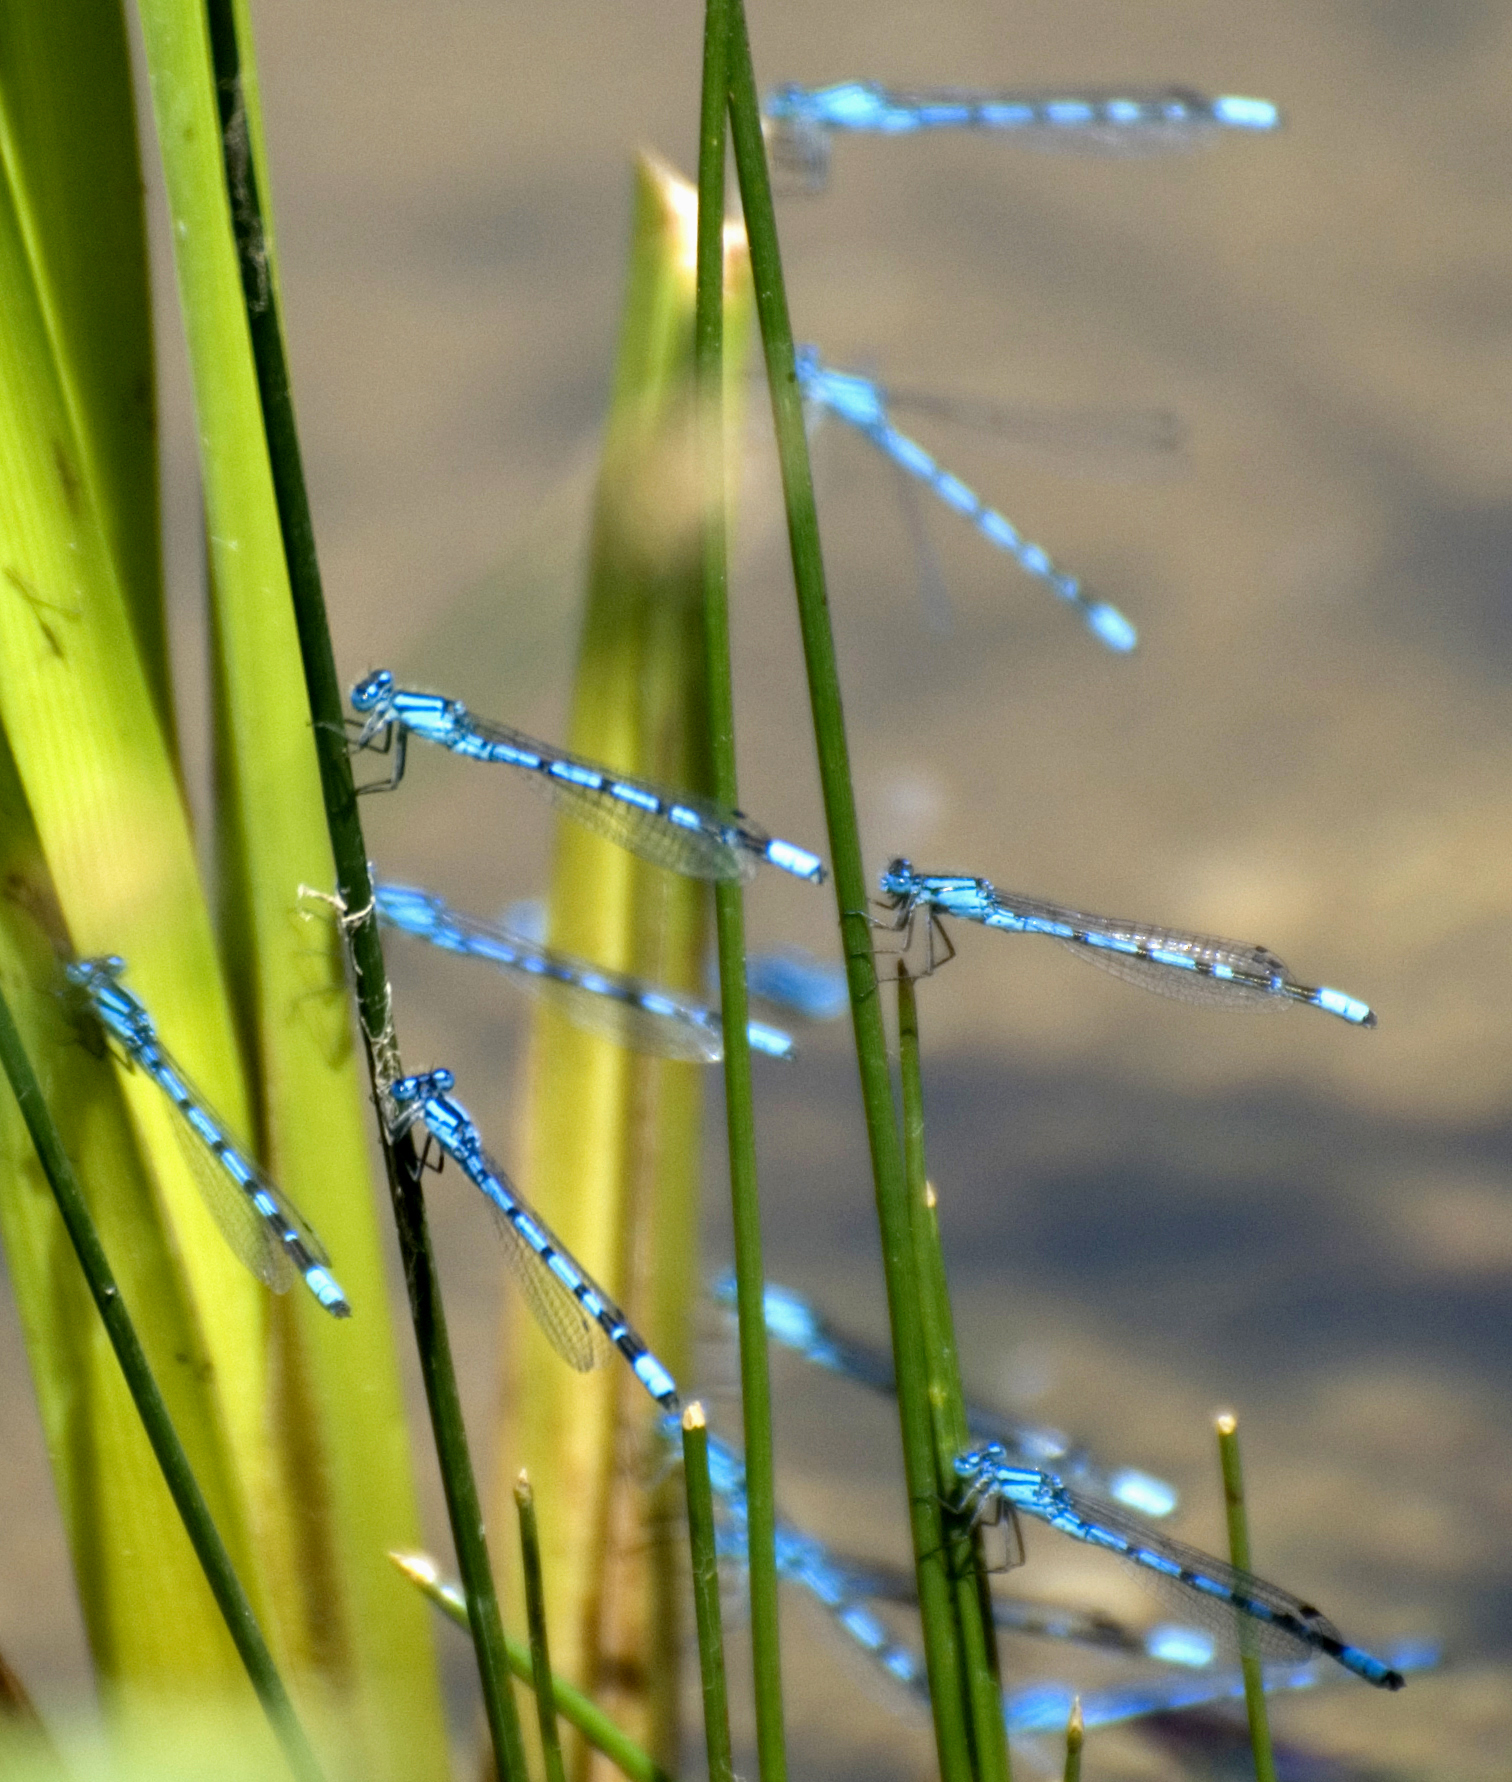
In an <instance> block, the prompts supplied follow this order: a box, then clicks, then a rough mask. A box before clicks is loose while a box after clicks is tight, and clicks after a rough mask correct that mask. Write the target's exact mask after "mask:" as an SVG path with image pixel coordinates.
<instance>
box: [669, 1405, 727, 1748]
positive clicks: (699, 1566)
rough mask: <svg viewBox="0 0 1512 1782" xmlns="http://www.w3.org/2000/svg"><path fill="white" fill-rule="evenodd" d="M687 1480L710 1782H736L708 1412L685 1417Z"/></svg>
mask: <svg viewBox="0 0 1512 1782" xmlns="http://www.w3.org/2000/svg"><path fill="white" fill-rule="evenodd" d="M682 1432H683V1435H682V1441H683V1479H684V1483H685V1485H686V1488H687V1494H688V1549H689V1552H690V1554H691V1556H692V1560H693V1612H694V1615H695V1617H696V1619H697V1622H698V1669H699V1675H700V1676H701V1678H702V1679H703V1709H704V1740H705V1743H706V1745H707V1748H708V1753H709V1782H734V1778H735V1759H734V1756H733V1754H732V1752H731V1749H730V1705H729V1695H728V1692H727V1690H726V1687H725V1662H724V1628H723V1626H722V1624H721V1621H720V1615H719V1554H718V1551H717V1549H716V1547H715V1544H714V1492H713V1488H712V1486H711V1485H710V1483H709V1432H708V1429H707V1427H706V1425H705V1422H704V1409H703V1406H702V1405H700V1404H691V1405H689V1406H688V1408H687V1410H685V1411H684V1412H683V1417H682Z"/></svg>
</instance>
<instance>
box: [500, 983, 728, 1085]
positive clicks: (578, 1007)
mask: <svg viewBox="0 0 1512 1782" xmlns="http://www.w3.org/2000/svg"><path fill="white" fill-rule="evenodd" d="M501 969H505V970H507V971H508V972H509V976H510V977H511V978H512V979H513V980H514V981H515V982H516V983H517V984H519V985H521V986H522V987H523V988H524V989H526V990H528V991H529V992H530V994H531V995H532V996H534V997H536V998H538V999H539V1000H540V1001H541V1002H544V1003H547V1004H549V1005H550V1006H551V1007H552V1008H555V1009H559V1010H560V1011H561V1012H562V1014H563V1015H565V1016H566V1018H567V1019H568V1020H569V1021H571V1022H572V1024H573V1026H574V1027H581V1028H582V1029H583V1030H584V1031H585V1032H587V1033H596V1034H598V1035H599V1036H600V1037H601V1038H603V1039H608V1040H613V1041H614V1042H615V1044H616V1045H621V1046H628V1047H629V1048H630V1049H631V1050H632V1051H636V1052H649V1053H652V1054H653V1055H654V1056H656V1057H659V1058H673V1059H679V1060H682V1061H683V1062H686V1063H689V1064H717V1063H718V1062H719V1060H720V1059H721V1058H722V1057H723V1056H724V1036H723V1034H722V1033H721V1032H720V1029H719V1024H718V1023H717V1022H716V1021H712V1020H708V1019H705V1020H703V1021H700V1020H699V1019H697V1015H698V1014H706V1013H707V1012H706V1011H703V1010H698V1011H695V1010H692V1009H691V1008H688V1009H685V1010H683V1012H680V1013H676V1014H672V1013H666V1014H664V1013H662V1012H660V1011H658V1010H656V1009H648V1008H645V1007H644V1006H641V1005H639V1004H637V1003H635V1002H631V1001H627V1000H625V999H623V998H621V997H618V996H605V995H602V994H599V993H596V992H594V991H592V990H590V989H588V988H587V987H586V986H585V985H582V984H573V983H569V982H567V981H565V980H563V979H558V978H547V977H540V976H537V975H536V974H535V973H534V972H529V971H524V970H521V969H519V968H513V969H511V968H508V967H504V968H501ZM667 1000H668V1001H672V1000H673V999H672V998H667Z"/></svg>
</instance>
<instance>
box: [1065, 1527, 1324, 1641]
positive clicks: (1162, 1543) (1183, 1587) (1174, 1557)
mask: <svg viewBox="0 0 1512 1782" xmlns="http://www.w3.org/2000/svg"><path fill="white" fill-rule="evenodd" d="M1068 1496H1069V1497H1070V1499H1071V1503H1072V1507H1073V1508H1074V1509H1075V1511H1076V1513H1077V1515H1078V1516H1080V1517H1081V1518H1082V1519H1083V1521H1085V1522H1087V1523H1089V1524H1091V1525H1093V1526H1094V1527H1096V1528H1101V1529H1105V1530H1107V1531H1108V1532H1109V1533H1110V1534H1113V1535H1115V1536H1117V1537H1118V1538H1119V1539H1120V1540H1123V1541H1126V1542H1128V1543H1129V1546H1130V1548H1131V1551H1130V1552H1128V1553H1124V1554H1120V1555H1118V1557H1121V1558H1123V1559H1124V1560H1125V1561H1126V1562H1127V1563H1129V1564H1131V1565H1133V1566H1134V1567H1135V1568H1136V1570H1137V1571H1138V1573H1139V1575H1140V1577H1141V1578H1142V1579H1144V1580H1145V1581H1146V1582H1148V1583H1150V1584H1151V1585H1153V1586H1154V1587H1155V1588H1157V1589H1158V1590H1159V1591H1160V1593H1161V1594H1162V1596H1164V1597H1165V1598H1166V1599H1167V1600H1168V1601H1169V1602H1171V1603H1172V1604H1173V1605H1174V1606H1176V1607H1177V1608H1178V1609H1179V1611H1180V1614H1181V1618H1182V1620H1183V1621H1190V1622H1196V1623H1197V1624H1199V1625H1200V1626H1202V1627H1205V1628H1206V1629H1207V1630H1208V1631H1209V1632H1210V1633H1212V1634H1213V1635H1214V1637H1215V1638H1216V1639H1218V1640H1220V1641H1221V1642H1222V1643H1223V1645H1224V1646H1225V1647H1226V1648H1227V1649H1228V1650H1229V1651H1231V1652H1232V1651H1235V1650H1237V1649H1238V1648H1239V1646H1240V1644H1241V1641H1242V1643H1243V1644H1244V1645H1245V1646H1247V1647H1249V1648H1251V1649H1252V1650H1253V1651H1254V1652H1256V1653H1257V1654H1258V1655H1259V1656H1260V1657H1261V1658H1262V1659H1270V1660H1275V1661H1280V1662H1285V1663H1290V1664H1295V1663H1298V1662H1304V1661H1306V1660H1307V1659H1310V1658H1311V1657H1312V1656H1313V1655H1314V1654H1315V1653H1317V1652H1320V1651H1321V1650H1323V1647H1322V1646H1321V1645H1320V1644H1314V1643H1313V1642H1312V1641H1311V1640H1309V1639H1307V1638H1306V1635H1305V1633H1304V1632H1297V1633H1294V1632H1292V1631H1291V1630H1290V1629H1288V1628H1286V1627H1278V1626H1277V1625H1276V1624H1275V1623H1274V1622H1273V1621H1266V1620H1263V1619H1261V1618H1258V1617H1256V1616H1254V1615H1250V1614H1246V1613H1244V1612H1243V1611H1242V1610H1241V1609H1238V1608H1237V1607H1235V1605H1234V1604H1233V1603H1232V1602H1230V1601H1226V1600H1225V1596H1233V1597H1238V1598H1244V1599H1247V1600H1249V1601H1251V1602H1254V1603H1258V1604H1260V1605H1262V1606H1263V1607H1264V1608H1266V1609H1268V1610H1270V1611H1271V1612H1272V1613H1273V1614H1277V1615H1284V1616H1287V1617H1288V1618H1290V1619H1291V1620H1292V1621H1294V1622H1295V1623H1296V1624H1297V1625H1298V1627H1299V1628H1301V1629H1310V1630H1312V1631H1313V1632H1315V1633H1317V1634H1318V1635H1319V1636H1321V1638H1322V1639H1323V1640H1327V1641H1331V1642H1339V1641H1340V1640H1341V1635H1340V1634H1339V1631H1338V1629H1337V1628H1336V1627H1334V1626H1333V1624H1332V1623H1331V1622H1330V1621H1328V1620H1327V1619H1326V1618H1325V1617H1324V1616H1323V1615H1320V1614H1319V1612H1318V1611H1317V1610H1316V1609H1315V1608H1313V1606H1312V1605H1311V1604H1310V1603H1305V1602H1303V1601H1302V1599H1301V1598H1300V1597H1296V1596H1293V1595H1292V1594H1291V1592H1290V1591H1287V1590H1282V1589H1281V1588H1280V1587H1279V1586H1278V1585H1275V1584H1268V1583H1266V1582H1265V1580H1264V1579H1263V1578H1257V1577H1255V1576H1254V1575H1253V1574H1251V1573H1249V1572H1241V1571H1238V1570H1237V1569H1236V1568H1235V1567H1233V1566H1231V1565H1228V1564H1227V1563H1225V1561H1223V1560H1221V1559H1215V1558H1214V1557H1213V1556H1212V1555H1211V1554H1209V1553H1204V1552H1202V1550H1201V1549H1200V1548H1197V1547H1189V1546H1187V1545H1186V1544H1185V1542H1182V1541H1174V1540H1172V1539H1171V1538H1170V1537H1169V1536H1168V1535H1164V1534H1156V1533H1155V1532H1154V1531H1153V1530H1152V1529H1151V1528H1150V1527H1149V1526H1148V1524H1146V1523H1143V1522H1141V1521H1139V1520H1138V1519H1137V1518H1136V1517H1133V1516H1130V1515H1127V1514H1126V1513H1125V1512H1124V1511H1122V1510H1120V1509H1119V1508H1118V1507H1117V1506H1116V1505H1114V1504H1108V1503H1102V1502H1098V1501H1096V1500H1094V1499H1091V1498H1085V1497H1081V1496H1080V1495H1079V1494H1077V1493H1076V1492H1070V1493H1068ZM1141 1554H1144V1555H1148V1556H1149V1558H1150V1559H1151V1560H1153V1561H1154V1562H1155V1563H1146V1562H1145V1561H1143V1560H1141V1558H1140V1557H1139V1556H1140V1555H1141ZM1161 1564H1174V1565H1176V1566H1179V1567H1181V1568H1182V1570H1183V1571H1185V1572H1187V1573H1189V1574H1191V1575H1192V1576H1194V1577H1197V1578H1201V1579H1205V1580H1207V1581H1208V1582H1209V1583H1210V1584H1215V1585H1217V1586H1218V1587H1219V1589H1220V1590H1221V1591H1222V1592H1224V1593H1225V1596H1220V1595H1214V1594H1212V1593H1211V1592H1210V1591H1206V1590H1201V1589H1196V1588H1193V1587H1192V1586H1191V1585H1189V1584H1183V1583H1182V1582H1181V1581H1180V1580H1179V1579H1177V1578H1174V1577H1171V1576H1168V1575H1167V1574H1166V1573H1165V1572H1163V1571H1162V1570H1161V1569H1160V1565H1161Z"/></svg>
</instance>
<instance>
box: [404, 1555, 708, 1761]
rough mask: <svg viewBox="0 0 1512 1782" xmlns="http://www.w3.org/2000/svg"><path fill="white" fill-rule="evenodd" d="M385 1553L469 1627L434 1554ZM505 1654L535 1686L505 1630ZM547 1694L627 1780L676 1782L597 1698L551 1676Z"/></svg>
mask: <svg viewBox="0 0 1512 1782" xmlns="http://www.w3.org/2000/svg"><path fill="white" fill-rule="evenodd" d="M389 1558H390V1559H391V1560H392V1561H393V1563H394V1564H395V1565H396V1566H398V1568H399V1570H400V1571H401V1572H403V1573H404V1575H405V1577H406V1578H408V1579H409V1581H410V1582H411V1583H412V1584H414V1585H415V1586H416V1587H417V1588H418V1589H419V1590H421V1591H422V1592H423V1593H424V1594H425V1596H427V1597H428V1598H429V1599H430V1601H431V1602H433V1603H434V1604H435V1605H436V1607H437V1608H438V1609H439V1610H440V1611H441V1613H442V1614H443V1615H445V1616H446V1617H447V1618H448V1619H449V1620H451V1621H454V1622H456V1624H457V1626H458V1627H460V1628H463V1629H466V1628H468V1627H470V1625H471V1624H470V1622H469V1620H468V1615H467V1594H466V1592H465V1591H464V1590H463V1589H462V1587H461V1585H460V1584H457V1583H454V1582H450V1581H448V1580H446V1579H443V1578H442V1576H441V1574H440V1571H439V1569H438V1568H437V1566H436V1562H435V1561H434V1560H433V1559H431V1558H430V1557H429V1556H428V1555H426V1554H424V1553H390V1554H389ZM504 1656H505V1658H506V1659H507V1660H508V1663H509V1668H510V1670H512V1671H513V1672H514V1674H515V1675H516V1676H517V1677H518V1678H519V1679H520V1681H521V1682H522V1683H528V1684H529V1685H530V1687H531V1688H532V1689H534V1688H535V1671H534V1668H533V1665H532V1662H531V1654H530V1652H529V1651H528V1650H527V1649H526V1648H525V1647H524V1646H522V1645H521V1644H520V1642H519V1641H518V1640H512V1639H510V1638H509V1637H508V1635H506V1636H505V1639H504ZM551 1699H552V1700H553V1702H555V1704H556V1711H557V1713H558V1714H560V1715H561V1717H562V1718H563V1720H565V1721H566V1722H567V1723H568V1724H569V1725H570V1726H574V1727H576V1728H577V1730H578V1731H579V1732H580V1733H581V1734H582V1735H583V1737H584V1738H585V1739H586V1740H587V1741H588V1743H589V1744H590V1745H592V1746H593V1748H594V1750H595V1751H602V1752H603V1754H604V1756H605V1757H607V1758H608V1759H609V1761H610V1763H612V1764H613V1765H614V1767H615V1768H616V1769H617V1770H618V1771H619V1772H620V1774H621V1775H622V1776H627V1777H628V1778H629V1782H674V1778H673V1777H672V1776H671V1775H670V1774H669V1773H668V1771H666V1770H664V1769H663V1768H662V1767H661V1765H660V1764H659V1763H657V1761H656V1759H655V1758H654V1757H652V1756H651V1755H650V1754H649V1753H648V1752H646V1751H643V1750H642V1749H641V1747H640V1746H639V1745H637V1744H636V1742H635V1741H634V1739H632V1738H630V1737H629V1736H628V1734H626V1733H624V1732H622V1731H621V1730H620V1728H619V1727H617V1726H616V1725H615V1723H614V1722H613V1721H612V1720H611V1719H610V1718H609V1716H608V1715H607V1714H606V1713H605V1712H604V1710H603V1709H602V1708H601V1707H599V1705H598V1703H597V1702H594V1701H590V1700H589V1698H588V1697H587V1696H586V1695H584V1694H583V1693H582V1692H581V1691H580V1690H577V1689H574V1688H573V1686H572V1685H571V1684H570V1683H567V1682H564V1681H563V1680H562V1678H560V1677H553V1678H552V1679H551Z"/></svg>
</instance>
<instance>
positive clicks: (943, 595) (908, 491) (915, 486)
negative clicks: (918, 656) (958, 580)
mask: <svg viewBox="0 0 1512 1782" xmlns="http://www.w3.org/2000/svg"><path fill="white" fill-rule="evenodd" d="M888 464H889V465H890V466H891V467H892V473H893V482H894V484H895V486H896V488H897V491H898V506H899V507H900V509H901V510H902V513H903V524H904V525H905V526H906V527H907V528H908V540H909V543H910V544H911V545H912V546H913V554H914V567H915V569H916V570H917V572H918V577H919V598H920V601H921V603H922V604H923V607H924V624H925V627H926V629H928V630H930V631H933V632H934V633H935V635H936V636H938V637H948V636H949V635H950V633H951V632H952V631H953V630H954V629H955V613H954V611H953V610H952V608H951V604H950V590H949V589H948V588H947V587H946V585H945V571H944V568H943V567H942V566H941V563H940V553H939V552H938V551H937V550H936V549H935V543H934V540H933V539H932V538H931V537H930V536H929V528H928V527H927V526H926V525H925V524H924V508H923V504H922V503H921V502H920V500H919V483H918V479H917V478H916V477H914V476H911V475H910V474H909V472H908V471H906V470H905V469H904V468H903V466H902V465H901V464H899V463H898V461H897V460H896V459H895V458H889V459H888Z"/></svg>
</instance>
